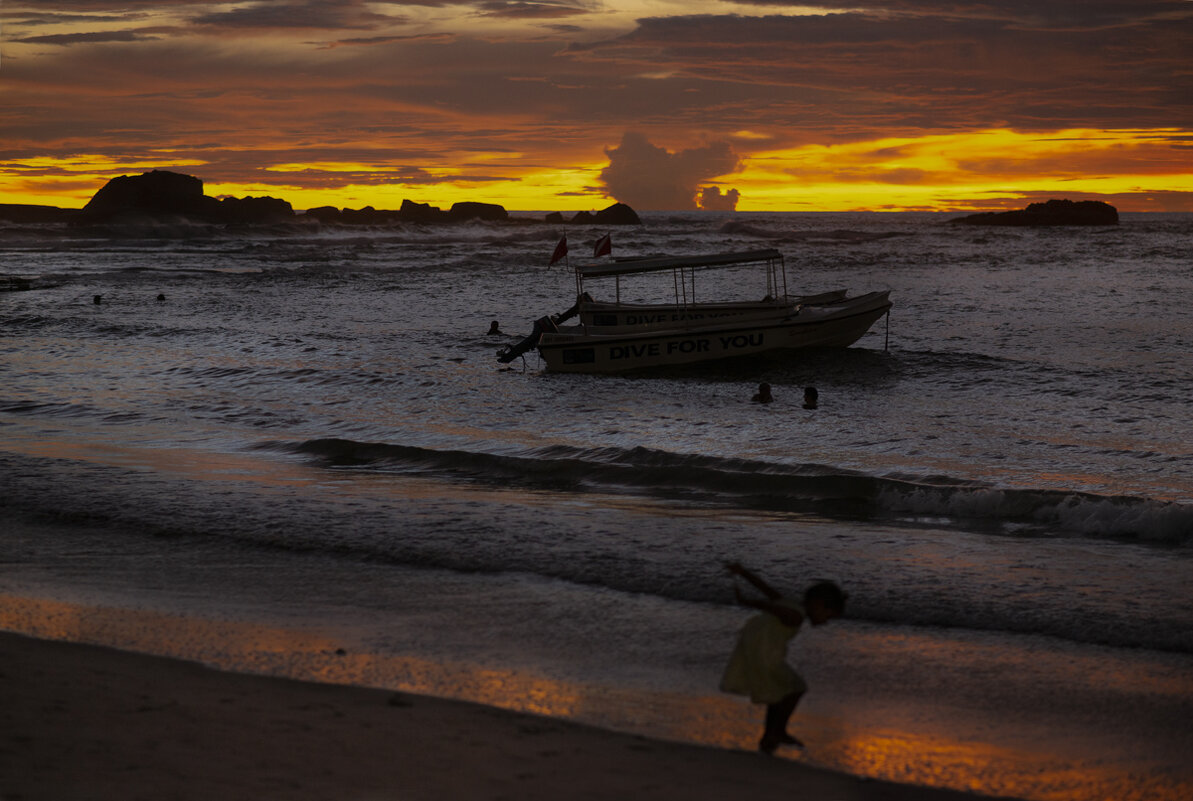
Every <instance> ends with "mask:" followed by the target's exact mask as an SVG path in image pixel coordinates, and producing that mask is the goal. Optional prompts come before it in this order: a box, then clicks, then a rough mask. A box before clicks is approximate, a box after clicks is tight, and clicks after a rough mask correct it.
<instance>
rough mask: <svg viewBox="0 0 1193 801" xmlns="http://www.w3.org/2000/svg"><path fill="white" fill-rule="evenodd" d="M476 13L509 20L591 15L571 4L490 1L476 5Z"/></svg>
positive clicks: (584, 9)
mask: <svg viewBox="0 0 1193 801" xmlns="http://www.w3.org/2000/svg"><path fill="white" fill-rule="evenodd" d="M477 12H478V13H479V14H480V15H481V16H485V17H503V18H509V19H559V18H561V17H574V16H576V15H578V14H588V13H591V9H588V8H584V7H581V6H576V5H574V4H571V3H528V2H509V1H508V0H490V2H485V3H480V4H479V5H477Z"/></svg>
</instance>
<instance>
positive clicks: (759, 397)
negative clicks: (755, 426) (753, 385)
mask: <svg viewBox="0 0 1193 801" xmlns="http://www.w3.org/2000/svg"><path fill="white" fill-rule="evenodd" d="M774 399H775V398H774V396H773V395H771V394H770V384H767V383H762V384H759V385H758V394H756V395H755V396H754V397H752V398H750V400H752V401H754V403H770V402H771V401H773V400H774Z"/></svg>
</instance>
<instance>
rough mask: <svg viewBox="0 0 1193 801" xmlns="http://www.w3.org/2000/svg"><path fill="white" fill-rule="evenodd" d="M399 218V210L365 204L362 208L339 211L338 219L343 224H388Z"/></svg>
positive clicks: (400, 217)
mask: <svg viewBox="0 0 1193 801" xmlns="http://www.w3.org/2000/svg"><path fill="white" fill-rule="evenodd" d="M400 219H402V215H401V212H397V211H392V210H387V209H375V208H373V207H372V206H365V207H364V208H362V209H344V210H343V211H342V212H340V220H339V221H340V222H341V223H343V224H344V225H390V224H392V223H395V222H398V221H399V220H400Z"/></svg>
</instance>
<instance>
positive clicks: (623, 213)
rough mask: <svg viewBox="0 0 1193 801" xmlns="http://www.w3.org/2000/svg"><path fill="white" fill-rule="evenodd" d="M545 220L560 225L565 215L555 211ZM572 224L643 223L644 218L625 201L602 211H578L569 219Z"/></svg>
mask: <svg viewBox="0 0 1193 801" xmlns="http://www.w3.org/2000/svg"><path fill="white" fill-rule="evenodd" d="M544 222H547V223H551V224H554V225H558V224H559V223H562V222H564V218H563V215H562V214H560V213H559V212H558V211H553V212H551V213H550V214H548V215H547V216H546V217H545V218H544ZM567 222H568V223H569V224H570V225H641V224H642V220H641V219H640V218H639V217H638V212H636V211H634V210H633V209H632V208H630V207H629V206H627V205H626V204H625V203H614V204H613V205H612V206H607V207H605V208H603V209H601V210H600V211H597V212H592V211H578V212H576V214H575V215H574V216H573V217H572V219H570V220H567Z"/></svg>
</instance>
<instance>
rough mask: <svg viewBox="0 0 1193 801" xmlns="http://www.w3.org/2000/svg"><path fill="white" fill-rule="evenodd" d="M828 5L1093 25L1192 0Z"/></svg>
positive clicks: (855, 0) (1178, 7)
mask: <svg viewBox="0 0 1193 801" xmlns="http://www.w3.org/2000/svg"><path fill="white" fill-rule="evenodd" d="M729 1H730V2H733V3H737V4H738V5H743V6H768V7H772V8H773V7H775V6H784V5H789V6H799V7H802V8H806V7H807V6H808V5H809V3H808V2H807V0H729ZM814 5H815V7H816V8H820V9H824V10H825V11H829V12H831V11H838V12H858V13H861V14H865V15H867V16H873V17H885V18H893V17H920V18H923V17H928V18H934V19H945V20H958V19H972V20H989V21H997V22H1007V23H1012V24H1015V25H1018V26H1024V27H1027V26H1030V27H1047V28H1090V27H1105V26H1117V25H1126V26H1130V25H1135V24H1138V23H1139V22H1141V21H1148V20H1161V19H1168V18H1171V17H1174V16H1175V17H1180V16H1184V15H1187V14H1188V13H1189V8H1188V0H1080V1H1079V2H1075V1H1074V0H999V2H981V0H973V2H968V1H965V2H960V1H959V0H882V2H874V0H816V2H815V3H814Z"/></svg>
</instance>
